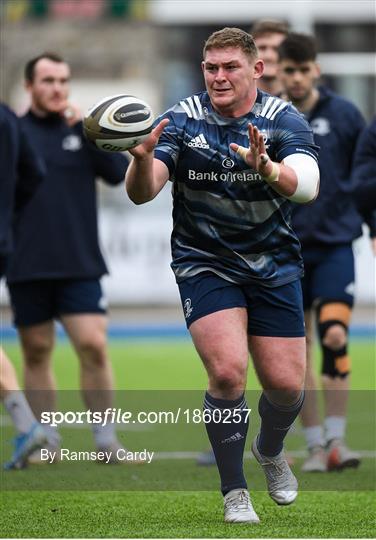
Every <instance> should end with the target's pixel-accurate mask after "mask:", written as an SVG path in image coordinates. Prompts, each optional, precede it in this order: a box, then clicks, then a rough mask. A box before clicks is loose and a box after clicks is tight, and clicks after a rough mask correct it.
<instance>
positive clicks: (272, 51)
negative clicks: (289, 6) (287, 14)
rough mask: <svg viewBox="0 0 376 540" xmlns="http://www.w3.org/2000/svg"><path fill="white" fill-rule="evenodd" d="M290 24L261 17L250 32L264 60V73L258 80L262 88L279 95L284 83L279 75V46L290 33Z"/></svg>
mask: <svg viewBox="0 0 376 540" xmlns="http://www.w3.org/2000/svg"><path fill="white" fill-rule="evenodd" d="M288 31H289V29H288V25H287V24H286V23H285V22H283V21H279V20H277V19H260V20H258V21H256V22H255V23H254V24H253V25H252V27H251V30H250V33H251V35H252V37H253V39H254V41H255V43H256V46H257V49H258V52H259V58H261V59H262V60H263V61H264V65H265V68H264V73H263V75H262V77H261V78H260V79H259V80H258V83H257V86H258V88H260V90H263V91H264V92H267V93H268V94H272V95H273V96H279V95H280V94H281V92H282V85H281V82H280V80H279V77H278V47H279V46H280V44H281V43H282V41H283V40H284V39H285V37H286V36H287V34H288Z"/></svg>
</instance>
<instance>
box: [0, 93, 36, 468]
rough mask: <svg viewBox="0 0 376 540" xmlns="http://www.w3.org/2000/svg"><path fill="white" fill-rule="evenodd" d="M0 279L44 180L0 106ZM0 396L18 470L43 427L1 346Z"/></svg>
mask: <svg viewBox="0 0 376 540" xmlns="http://www.w3.org/2000/svg"><path fill="white" fill-rule="evenodd" d="M0 163H1V168H0V280H1V278H2V277H3V276H4V274H5V270H6V265H7V260H8V257H9V254H10V252H11V250H12V247H13V241H12V223H13V218H14V213H15V212H16V211H20V210H21V209H22V207H23V206H24V205H25V204H27V203H28V202H29V201H30V199H31V197H32V196H33V194H34V192H35V190H36V189H37V188H38V186H39V184H40V182H41V181H42V180H43V176H44V172H45V171H44V167H43V163H42V160H41V159H39V158H38V156H37V154H36V153H35V152H34V151H33V148H32V147H31V146H30V144H29V141H28V139H27V137H26V136H25V133H24V131H23V130H22V129H21V125H20V122H19V119H18V118H17V116H16V115H15V114H14V112H13V111H11V110H10V109H9V108H8V107H7V106H6V105H4V104H3V103H0ZM0 397H1V400H2V402H3V404H4V407H5V408H6V410H7V411H8V413H9V415H10V417H11V419H12V421H13V424H14V427H15V429H16V431H17V437H16V438H15V447H14V452H13V455H12V458H11V460H10V461H9V462H7V463H6V464H5V465H4V467H5V469H8V470H9V469H18V468H21V467H23V466H24V465H25V464H26V460H27V458H28V456H29V455H30V453H31V452H33V450H35V449H36V448H40V447H41V446H42V444H44V442H45V434H44V431H43V429H42V426H41V425H40V424H39V423H38V422H37V420H36V418H35V416H34V415H33V413H32V411H31V409H30V406H29V404H28V402H27V400H26V398H25V395H24V394H23V392H21V390H20V388H19V385H18V381H17V377H16V372H15V369H14V367H13V365H12V363H11V361H10V360H9V358H8V357H7V356H6V354H5V351H4V350H3V348H2V347H0Z"/></svg>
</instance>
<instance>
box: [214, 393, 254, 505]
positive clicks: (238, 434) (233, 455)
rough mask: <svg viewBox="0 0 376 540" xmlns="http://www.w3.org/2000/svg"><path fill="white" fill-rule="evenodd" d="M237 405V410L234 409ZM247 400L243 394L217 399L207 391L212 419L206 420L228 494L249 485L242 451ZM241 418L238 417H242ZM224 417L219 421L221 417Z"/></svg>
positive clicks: (246, 422)
mask: <svg viewBox="0 0 376 540" xmlns="http://www.w3.org/2000/svg"><path fill="white" fill-rule="evenodd" d="M232 409H237V411H231V410H232ZM244 409H247V403H246V401H245V397H244V394H242V395H241V396H240V397H239V398H238V399H235V400H229V399H218V398H214V397H212V396H211V395H210V394H209V393H208V392H206V394H205V401H204V410H209V411H210V414H211V418H212V420H210V421H209V422H205V427H206V431H207V433H208V437H209V440H210V442H211V445H212V448H213V451H214V455H215V459H216V462H217V467H218V471H219V475H220V477H221V491H222V493H223V495H226V493H228V492H229V491H231V490H232V489H240V488H242V489H247V482H246V480H245V478H244V472H243V454H244V447H245V441H246V437H247V431H248V423H249V422H248V414H249V411H246V410H244ZM240 418H241V421H240V422H239V421H237V420H240ZM219 419H220V420H221V421H218V420H219Z"/></svg>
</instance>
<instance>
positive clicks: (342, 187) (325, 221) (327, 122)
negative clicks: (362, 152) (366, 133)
mask: <svg viewBox="0 0 376 540" xmlns="http://www.w3.org/2000/svg"><path fill="white" fill-rule="evenodd" d="M318 90H319V92H320V97H319V100H318V102H317V103H316V105H315V107H314V108H313V110H312V111H311V112H310V113H309V114H307V121H308V123H309V124H310V126H311V127H312V131H313V136H314V140H315V142H316V143H317V144H318V145H319V147H320V153H319V169H320V193H319V195H318V197H317V199H316V200H315V201H314V202H313V203H312V204H309V205H305V206H302V205H300V204H299V205H296V206H295V207H294V210H293V214H292V224H293V227H294V230H295V231H296V234H297V235H298V238H299V240H300V242H301V244H302V246H303V248H307V247H316V246H329V247H330V246H336V245H343V244H351V242H352V241H353V240H354V238H357V237H358V236H361V234H362V227H361V224H362V220H361V217H360V215H359V214H358V212H357V209H356V204H355V199H354V193H353V190H354V185H353V182H352V180H351V169H352V166H353V159H354V152H355V147H356V143H357V140H358V137H359V135H360V133H361V131H362V129H363V128H364V126H365V121H364V119H363V117H362V115H361V114H360V112H359V111H358V109H357V108H356V107H355V105H353V104H352V103H351V102H349V101H347V100H346V99H344V98H342V97H341V96H338V95H337V94H335V93H333V92H331V91H330V90H328V89H327V88H325V87H320V88H319V89H318Z"/></svg>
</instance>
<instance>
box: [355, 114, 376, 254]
mask: <svg viewBox="0 0 376 540" xmlns="http://www.w3.org/2000/svg"><path fill="white" fill-rule="evenodd" d="M353 178H354V181H355V185H356V186H357V187H356V189H355V199H356V203H357V205H358V209H359V212H360V213H361V214H362V215H363V217H364V221H365V222H366V223H367V225H368V227H369V230H370V236H371V240H372V248H373V252H374V254H375V255H376V116H375V117H374V118H373V120H372V122H371V123H370V124H369V126H367V127H366V128H365V129H364V131H363V132H362V134H361V135H360V137H359V140H358V145H357V148H356V152H355V158H354V169H353Z"/></svg>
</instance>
